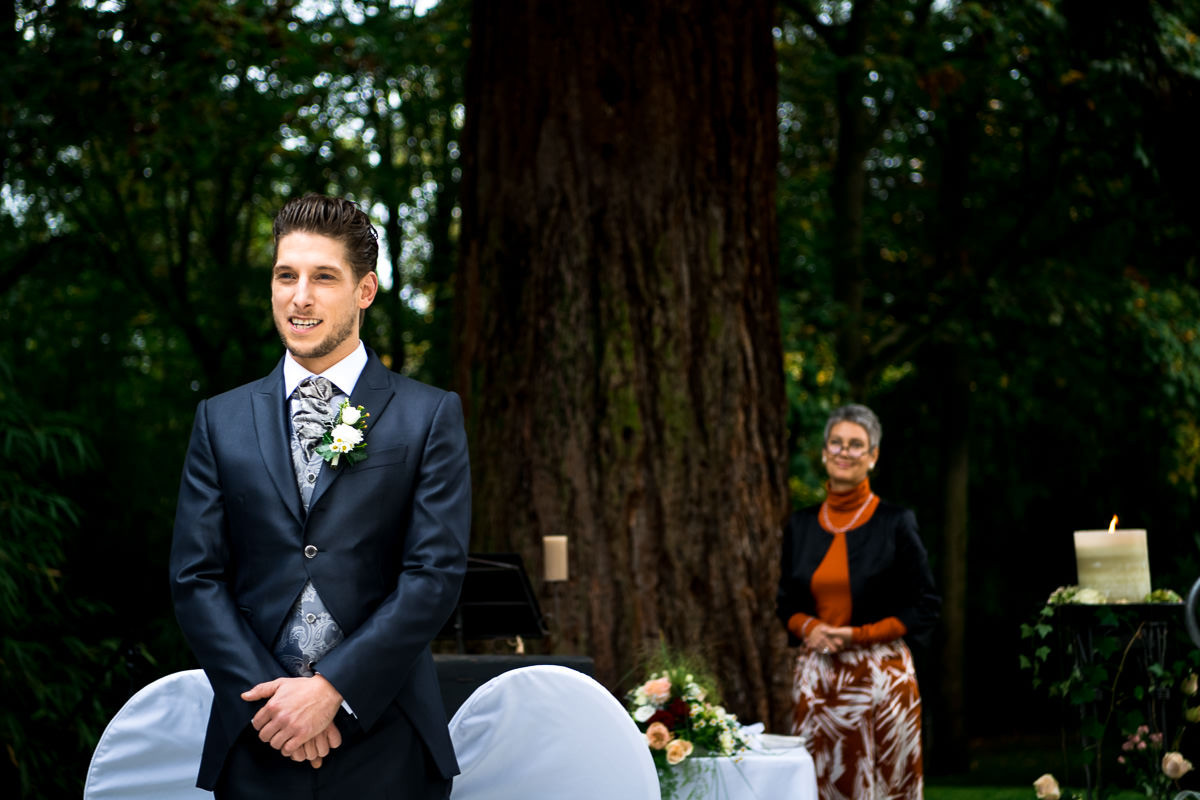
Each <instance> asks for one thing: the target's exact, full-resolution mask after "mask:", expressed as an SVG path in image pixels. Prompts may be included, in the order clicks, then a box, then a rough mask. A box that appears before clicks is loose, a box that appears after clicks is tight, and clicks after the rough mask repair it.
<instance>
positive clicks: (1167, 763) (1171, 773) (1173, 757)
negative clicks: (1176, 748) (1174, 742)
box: [1162, 752, 1192, 781]
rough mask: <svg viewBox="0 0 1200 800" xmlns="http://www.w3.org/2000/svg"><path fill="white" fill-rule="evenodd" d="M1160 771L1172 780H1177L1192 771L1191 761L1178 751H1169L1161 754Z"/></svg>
mask: <svg viewBox="0 0 1200 800" xmlns="http://www.w3.org/2000/svg"><path fill="white" fill-rule="evenodd" d="M1162 771H1163V774H1164V775H1166V776H1167V777H1168V778H1170V779H1171V780H1173V781H1177V780H1179V779H1180V778H1182V777H1183V776H1184V775H1186V774H1188V773H1189V772H1191V771H1192V762H1190V761H1188V760H1187V759H1186V758H1184V757H1183V756H1182V755H1180V754H1179V753H1175V752H1171V753H1167V754H1166V755H1165V756H1163V760H1162Z"/></svg>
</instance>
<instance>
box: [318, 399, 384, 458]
mask: <svg viewBox="0 0 1200 800" xmlns="http://www.w3.org/2000/svg"><path fill="white" fill-rule="evenodd" d="M369 416H371V415H370V414H369V413H368V412H367V411H366V410H365V409H364V408H363V407H362V406H352V405H350V401H349V400H343V401H342V404H341V405H340V406H338V410H337V411H335V412H334V414H333V417H332V418H331V419H330V420H329V422H328V424H327V427H326V429H325V435H324V436H322V437H321V443H320V444H318V445H317V446H316V448H314V449H315V450H316V452H317V453H318V454H319V455H320V456H321V458H323V459H325V460H326V461H328V462H329V466H331V467H337V466H338V463H339V461H340V460H341V459H342V457H343V456H345V458H346V466H353V465H354V464H357V463H358V462H359V461H362V460H364V459H365V458H366V457H367V453H366V447H367V443H366V441H365V436H366V432H367V417H369Z"/></svg>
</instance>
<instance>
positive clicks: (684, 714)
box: [667, 698, 691, 720]
mask: <svg viewBox="0 0 1200 800" xmlns="http://www.w3.org/2000/svg"><path fill="white" fill-rule="evenodd" d="M667 711H670V712H671V714H673V715H674V716H675V717H676V718H677V719H680V720H686V719H687V718H688V717H690V716H691V709H689V708H688V704H687V703H686V702H685V701H684V700H681V699H678V698H676V700H675V702H673V703H671V705H669V706H667Z"/></svg>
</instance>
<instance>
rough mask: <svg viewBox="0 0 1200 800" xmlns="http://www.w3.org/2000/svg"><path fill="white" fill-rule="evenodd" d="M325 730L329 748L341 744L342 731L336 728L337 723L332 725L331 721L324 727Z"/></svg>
mask: <svg viewBox="0 0 1200 800" xmlns="http://www.w3.org/2000/svg"><path fill="white" fill-rule="evenodd" d="M325 732H326V733H327V734H328V738H329V748H330V749H331V750H332V749H333V748H335V747H341V746H342V732H341V731H339V730H338V729H337V725H334V724H333V723H332V722H331V723H329V727H328V728H326V729H325Z"/></svg>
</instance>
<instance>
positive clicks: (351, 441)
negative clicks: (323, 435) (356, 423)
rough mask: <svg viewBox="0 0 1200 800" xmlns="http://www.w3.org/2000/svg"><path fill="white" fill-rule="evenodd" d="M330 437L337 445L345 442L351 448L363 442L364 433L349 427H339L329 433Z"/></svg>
mask: <svg viewBox="0 0 1200 800" xmlns="http://www.w3.org/2000/svg"><path fill="white" fill-rule="evenodd" d="M329 435H330V436H331V437H332V438H333V441H334V442H335V443H339V442H344V443H345V444H348V445H350V446H351V447H353V446H354V445H356V444H358V443H359V442H361V441H362V438H363V437H362V431H360V430H358V429H357V428H351V427H350V426H349V425H338V426H337V427H335V428H334V429H333V430H332V431H330V432H329Z"/></svg>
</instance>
